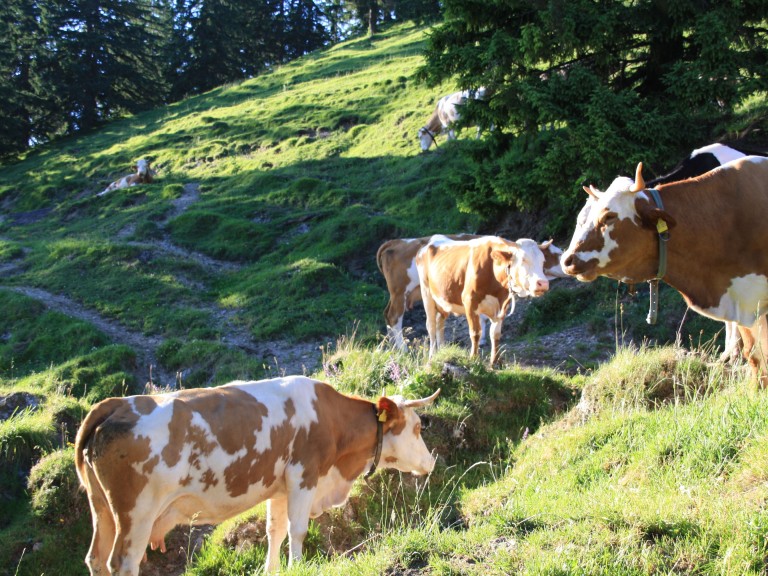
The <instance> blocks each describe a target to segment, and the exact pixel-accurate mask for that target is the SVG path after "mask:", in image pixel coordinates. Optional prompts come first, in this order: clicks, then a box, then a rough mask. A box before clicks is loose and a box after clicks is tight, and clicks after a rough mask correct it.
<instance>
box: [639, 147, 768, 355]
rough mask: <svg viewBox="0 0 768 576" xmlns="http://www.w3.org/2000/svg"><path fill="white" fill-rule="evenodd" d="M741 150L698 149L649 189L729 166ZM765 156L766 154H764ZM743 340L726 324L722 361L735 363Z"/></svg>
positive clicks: (648, 185)
mask: <svg viewBox="0 0 768 576" xmlns="http://www.w3.org/2000/svg"><path fill="white" fill-rule="evenodd" d="M746 155H747V154H745V153H744V152H742V151H741V150H737V149H736V148H733V147H731V146H727V145H725V144H720V143H719V142H716V143H714V144H709V145H707V146H703V147H701V148H697V149H696V150H694V151H693V152H691V153H690V155H689V156H688V157H687V158H685V159H684V160H683V161H682V162H680V163H679V164H678V165H677V166H675V167H674V168H673V169H672V171H670V172H669V173H667V174H664V175H663V176H659V177H657V178H653V179H652V180H649V181H648V182H646V186H647V187H648V188H654V187H655V186H657V185H659V184H667V183H669V182H677V181H679V180H685V179H686V178H693V177H694V176H701V175H702V174H704V173H706V172H709V171H710V170H714V169H715V168H717V167H718V166H721V165H723V164H727V163H728V162H731V161H732V160H736V159H737V158H743V157H744V156H746ZM763 155H764V154H763ZM740 348H741V338H740V337H739V330H738V327H737V325H736V323H735V322H726V323H725V346H724V347H723V353H722V354H721V355H720V360H721V361H735V360H736V359H737V358H738V356H739V351H740Z"/></svg>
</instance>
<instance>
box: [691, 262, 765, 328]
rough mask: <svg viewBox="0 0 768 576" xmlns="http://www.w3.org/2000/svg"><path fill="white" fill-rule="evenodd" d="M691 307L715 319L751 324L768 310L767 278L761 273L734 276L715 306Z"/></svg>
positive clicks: (745, 324)
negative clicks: (704, 307)
mask: <svg viewBox="0 0 768 576" xmlns="http://www.w3.org/2000/svg"><path fill="white" fill-rule="evenodd" d="M692 307H693V309H694V310H696V311H697V312H699V313H700V314H703V315H704V316H709V317H710V318H714V319H716V320H733V321H735V322H737V323H738V324H741V325H742V326H753V325H754V324H755V321H756V319H757V317H758V316H761V315H763V314H765V313H766V312H768V278H766V277H765V276H764V275H762V274H748V275H746V276H741V277H739V278H734V279H733V280H731V285H730V286H729V287H728V290H727V291H726V293H725V294H723V296H722V298H720V303H719V304H718V305H717V306H716V307H713V308H706V309H700V308H698V307H696V306H692Z"/></svg>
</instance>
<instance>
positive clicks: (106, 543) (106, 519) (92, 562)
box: [85, 466, 115, 576]
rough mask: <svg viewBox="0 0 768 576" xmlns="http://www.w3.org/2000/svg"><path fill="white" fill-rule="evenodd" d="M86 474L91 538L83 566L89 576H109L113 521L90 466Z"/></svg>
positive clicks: (87, 467) (113, 531)
mask: <svg viewBox="0 0 768 576" xmlns="http://www.w3.org/2000/svg"><path fill="white" fill-rule="evenodd" d="M86 474H87V475H88V479H87V481H88V486H89V487H90V493H91V494H90V498H89V499H88V504H89V505H90V507H91V520H92V523H93V538H92V539H91V547H90V549H89V550H88V555H87V556H86V557H85V564H86V566H88V570H89V571H90V573H91V576H107V575H108V574H109V569H108V568H107V559H108V558H109V554H110V552H111V551H112V543H113V542H114V540H115V520H114V518H113V516H112V511H111V510H110V508H109V503H108V502H107V499H106V497H105V495H104V492H103V491H102V489H101V484H99V480H98V479H97V478H96V475H95V474H94V473H93V470H92V469H91V468H90V466H86Z"/></svg>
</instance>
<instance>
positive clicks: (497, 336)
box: [491, 319, 504, 366]
mask: <svg viewBox="0 0 768 576" xmlns="http://www.w3.org/2000/svg"><path fill="white" fill-rule="evenodd" d="M503 323H504V321H503V320H501V319H499V320H491V366H496V363H497V362H498V361H499V341H500V340H501V325H502V324H503Z"/></svg>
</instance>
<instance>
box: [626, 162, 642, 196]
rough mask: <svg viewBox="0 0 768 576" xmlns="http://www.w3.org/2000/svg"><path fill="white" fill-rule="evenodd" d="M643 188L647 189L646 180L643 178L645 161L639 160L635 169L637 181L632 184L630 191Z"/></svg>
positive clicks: (638, 190) (637, 190)
mask: <svg viewBox="0 0 768 576" xmlns="http://www.w3.org/2000/svg"><path fill="white" fill-rule="evenodd" d="M641 190H645V180H643V163H642V162H638V163H637V170H635V183H634V184H633V185H632V188H630V189H629V191H630V192H640V191H641Z"/></svg>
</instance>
